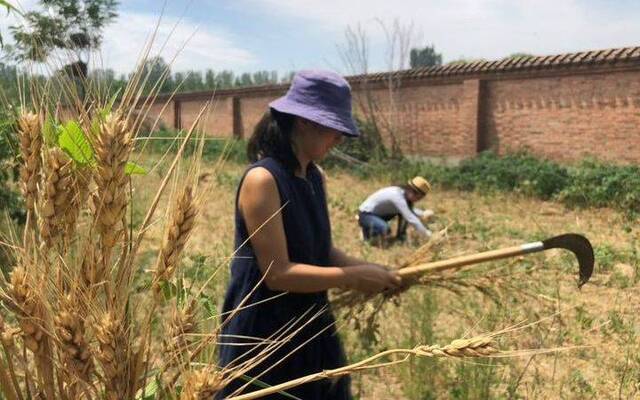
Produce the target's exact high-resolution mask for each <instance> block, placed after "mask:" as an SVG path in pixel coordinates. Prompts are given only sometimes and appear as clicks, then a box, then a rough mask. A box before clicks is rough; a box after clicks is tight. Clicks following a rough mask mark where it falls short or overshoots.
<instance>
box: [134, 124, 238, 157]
mask: <svg viewBox="0 0 640 400" xmlns="http://www.w3.org/2000/svg"><path fill="white" fill-rule="evenodd" d="M184 135H185V132H182V131H177V132H176V131H169V130H162V131H158V132H154V133H153V134H152V135H151V137H150V140H148V141H145V140H144V139H142V140H140V141H139V142H138V144H137V147H138V149H142V148H143V147H144V150H145V152H152V153H159V154H162V153H165V152H166V151H177V150H178V148H179V147H180V145H181V144H182V142H181V139H180V138H182V137H184ZM175 138H177V139H175ZM201 144H202V146H203V148H202V158H203V159H205V160H209V161H211V160H217V159H218V158H219V157H220V156H222V155H223V154H224V155H225V157H226V159H227V160H229V161H233V162H237V163H246V162H247V156H246V147H247V146H246V142H245V141H244V140H239V139H223V138H221V139H214V138H205V140H204V143H201V141H200V140H199V139H198V138H197V137H193V138H192V139H191V140H190V142H189V143H188V144H187V147H186V148H185V150H184V151H185V155H191V154H194V152H195V151H196V150H197V149H198V148H199V147H200V145H201Z"/></svg>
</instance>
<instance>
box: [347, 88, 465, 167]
mask: <svg viewBox="0 0 640 400" xmlns="http://www.w3.org/2000/svg"><path fill="white" fill-rule="evenodd" d="M354 91H355V96H354V105H355V112H356V114H362V112H363V111H362V109H363V108H365V106H364V104H366V102H367V100H366V96H365V95H364V93H363V92H360V93H359V91H358V88H357V87H354ZM370 93H371V96H372V98H373V100H374V101H375V104H376V106H377V108H379V110H380V112H379V115H378V116H377V117H378V120H379V121H380V125H381V126H382V127H383V128H384V127H386V126H390V127H391V129H392V130H393V131H394V134H395V136H396V139H397V141H398V143H399V145H400V147H401V149H402V150H403V152H405V153H407V154H416V155H423V156H435V157H440V156H443V155H446V156H449V157H464V156H470V155H472V154H473V153H471V154H469V153H468V151H467V149H466V146H467V144H466V143H465V137H463V135H460V130H461V121H460V117H461V109H462V108H461V105H462V103H463V94H464V87H463V85H462V82H457V83H450V84H436V85H429V86H413V85H412V86H406V87H402V88H401V89H400V90H398V91H397V93H396V94H394V97H393V101H391V97H390V95H389V91H388V90H387V89H384V88H382V89H376V90H371V91H370ZM392 103H395V110H396V113H395V115H396V117H395V118H393V117H392V115H393V114H394V113H391V112H390V110H391V109H392ZM383 133H386V132H384V129H383ZM387 136H388V135H387ZM385 140H386V141H387V143H389V138H388V137H386V138H385Z"/></svg>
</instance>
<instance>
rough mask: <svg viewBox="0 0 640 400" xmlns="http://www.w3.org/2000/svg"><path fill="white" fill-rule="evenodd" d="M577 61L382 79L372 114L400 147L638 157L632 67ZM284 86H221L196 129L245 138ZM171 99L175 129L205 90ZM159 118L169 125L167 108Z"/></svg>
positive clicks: (639, 124) (454, 155)
mask: <svg viewBox="0 0 640 400" xmlns="http://www.w3.org/2000/svg"><path fill="white" fill-rule="evenodd" d="M585 68H586V69H588V67H585ZM585 68H582V69H581V70H579V71H578V70H577V71H576V72H575V73H573V74H572V73H571V72H570V71H569V72H567V71H566V70H564V71H559V72H557V73H554V71H542V72H537V71H530V72H526V73H511V74H509V73H495V74H493V75H492V74H485V75H481V76H463V77H457V78H455V79H453V78H446V77H442V78H439V77H435V78H428V79H420V80H407V81H405V82H402V87H401V88H400V90H398V91H397V93H396V94H395V97H394V102H391V101H390V100H389V93H388V91H387V90H386V89H384V87H382V86H380V84H378V87H377V88H376V89H374V90H371V93H372V98H373V99H374V100H375V102H376V104H377V106H378V108H379V111H378V112H379V117H380V120H381V121H390V122H391V125H390V126H392V127H394V129H393V131H394V132H395V134H396V137H397V138H398V141H399V144H400V146H401V148H402V149H403V150H404V152H405V153H406V154H411V155H418V156H427V157H441V158H447V159H460V158H468V157H473V156H474V155H475V154H477V152H478V151H479V150H485V149H493V150H496V151H497V152H499V153H501V154H504V153H506V152H510V151H514V150H519V149H528V150H529V151H531V152H533V153H534V154H537V155H539V156H542V157H546V158H549V159H552V160H556V161H562V162H573V161H579V160H581V159H582V158H584V157H585V156H592V157H595V158H598V159H602V160H606V161H613V162H622V163H640V68H635V69H630V68H624V70H616V69H615V68H610V69H609V70H608V71H604V70H602V68H601V69H599V70H598V72H595V70H593V71H594V72H589V70H585ZM543 74H544V75H543ZM353 89H354V109H355V112H356V113H359V112H361V111H362V110H361V107H360V104H361V102H362V101H364V100H365V96H364V95H363V91H362V88H361V87H359V86H358V85H354V86H353ZM285 90H286V88H283V87H275V88H273V89H264V88H256V89H242V90H236V91H221V92H219V94H218V96H217V101H216V102H215V106H214V108H213V110H212V111H210V112H209V113H208V114H207V117H206V118H205V119H204V121H203V123H202V128H203V129H204V130H205V131H206V132H207V133H208V134H210V135H212V136H220V137H232V136H233V135H234V134H235V135H236V136H239V137H245V138H246V137H248V136H250V135H251V132H252V131H253V128H254V126H255V124H256V123H257V122H258V121H259V119H260V118H261V117H262V115H263V113H264V112H265V110H266V109H267V106H268V103H269V102H270V101H271V100H273V99H275V98H277V97H279V96H281V95H282V94H283V93H284V91H285ZM181 96H182V97H181ZM234 97H235V98H236V99H237V100H236V101H235V102H234V100H233V99H234ZM177 98H178V101H180V102H181V110H182V113H181V123H182V127H183V128H188V127H189V126H190V124H191V123H192V122H193V120H194V118H195V117H196V115H197V114H198V112H199V111H200V108H201V107H202V105H203V104H204V102H205V100H203V99H204V98H207V97H206V96H203V95H198V96H194V95H189V94H186V95H178V96H177ZM234 104H235V105H234ZM392 104H393V105H394V107H395V110H396V112H395V113H393V112H391V110H392ZM154 110H156V108H155V106H154V108H153V110H152V112H153V111H154ZM234 113H235V115H236V116H237V117H236V121H235V124H234ZM392 115H394V116H395V117H394V119H393V120H391V119H390V118H391V116H392ZM162 119H163V121H165V123H166V124H167V125H168V126H170V127H171V126H173V107H168V108H167V110H166V112H165V113H164V114H163V115H162ZM386 140H387V141H388V140H389V137H388V136H387V137H386Z"/></svg>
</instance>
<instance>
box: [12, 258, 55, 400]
mask: <svg viewBox="0 0 640 400" xmlns="http://www.w3.org/2000/svg"><path fill="white" fill-rule="evenodd" d="M32 272H34V271H31V270H30V272H29V273H28V272H27V269H26V268H24V267H16V268H14V270H13V271H12V272H11V279H10V281H11V284H10V285H9V288H8V293H7V294H8V296H9V297H10V305H11V306H12V308H13V309H14V310H15V313H16V315H17V317H18V322H19V325H20V329H21V331H22V340H23V343H24V345H25V347H26V348H27V349H29V350H30V351H31V352H32V353H33V354H34V356H35V362H36V369H37V371H38V375H39V378H40V381H41V384H42V387H43V390H44V391H45V393H46V394H47V396H49V397H50V398H53V393H55V391H54V377H53V365H52V363H51V360H52V359H53V358H52V352H51V345H50V341H49V337H48V335H47V326H48V323H47V321H46V319H45V317H46V313H45V304H44V303H43V301H42V298H41V297H40V293H39V292H38V289H37V288H36V287H35V286H34V284H33V282H31V278H32V276H31V275H30V273H32Z"/></svg>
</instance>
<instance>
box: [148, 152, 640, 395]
mask: <svg viewBox="0 0 640 400" xmlns="http://www.w3.org/2000/svg"><path fill="white" fill-rule="evenodd" d="M212 168H213V167H212V165H210V164H206V165H205V168H204V169H203V171H202V172H203V173H204V174H208V173H211V170H212ZM243 168H244V167H243V165H241V164H237V163H228V164H227V165H226V166H225V167H224V170H223V171H222V172H221V173H220V174H218V175H215V178H214V177H213V175H211V179H210V180H209V182H210V183H211V184H212V185H213V186H214V190H213V192H212V193H215V195H210V196H209V197H207V198H205V199H204V202H203V204H204V205H203V207H202V209H201V214H202V215H201V220H200V221H201V222H200V223H199V224H197V225H196V226H195V228H194V231H193V233H192V236H191V242H190V244H189V246H188V248H187V250H186V252H187V254H188V255H189V256H188V257H189V259H188V260H187V264H189V263H193V265H195V264H198V265H199V267H197V268H201V269H213V268H214V266H217V265H222V266H225V265H226V264H228V258H227V257H228V255H229V254H230V251H231V249H232V248H233V212H234V196H235V188H236V186H237V184H238V182H239V179H240V177H241V174H242V170H243ZM150 178H151V177H147V179H150ZM137 179H141V178H137ZM153 179H158V177H153ZM207 179H209V178H208V177H207ZM389 183H390V182H388V181H387V180H385V179H384V178H381V177H375V176H374V177H368V178H367V179H361V178H360V177H358V176H357V175H356V174H350V173H347V172H345V171H342V170H339V169H332V170H330V173H329V179H328V193H329V208H330V213H331V218H332V223H333V235H334V241H335V243H336V244H337V245H338V246H339V247H341V248H343V249H345V250H347V251H348V252H349V253H351V254H354V255H357V256H362V257H365V258H367V259H368V260H371V261H374V262H378V263H382V264H388V265H396V264H398V263H399V262H400V260H402V259H403V258H404V257H406V256H407V255H409V254H410V253H411V252H413V251H414V250H415V249H416V246H417V243H411V242H410V243H406V244H402V245H396V246H393V247H392V248H390V249H387V250H381V249H378V248H373V247H370V246H367V245H364V244H362V243H361V242H360V240H359V232H358V228H357V226H356V223H355V219H354V215H355V211H356V209H357V207H358V205H359V203H360V202H361V201H362V200H363V199H364V198H365V197H366V195H367V194H369V193H370V192H371V191H373V190H374V189H376V188H379V187H381V186H384V185H387V184H389ZM145 196H146V194H145V193H144V192H142V193H139V194H138V197H139V203H140V205H141V207H142V206H143V204H144V201H145V200H144V199H145ZM422 205H424V206H425V207H427V208H432V209H434V210H435V212H436V215H437V217H438V218H437V221H436V222H435V223H434V226H433V228H434V229H436V228H438V227H443V226H449V227H450V228H449V229H450V231H449V232H450V240H449V242H448V243H447V245H446V247H445V248H444V249H443V250H442V254H441V257H451V256H454V255H460V254H468V253H472V252H476V251H483V250H487V249H494V248H499V247H501V246H507V245H513V244H518V243H521V242H523V241H529V240H537V239H540V238H544V237H548V236H552V235H554V234H559V233H563V232H578V233H583V234H585V235H586V236H587V237H588V238H589V239H590V240H591V241H592V243H593V244H594V246H595V248H596V272H595V274H594V276H593V278H592V281H591V282H590V283H589V284H588V285H586V286H585V287H583V288H582V290H580V291H578V290H577V289H576V287H575V282H576V276H577V266H576V265H575V262H574V260H573V259H572V258H571V257H570V256H568V255H566V254H565V253H563V252H561V251H549V252H545V253H542V254H538V255H532V256H527V257H526V258H521V259H517V260H503V261H499V262H495V263H492V264H490V266H489V267H487V268H490V267H493V268H495V267H504V268H508V269H510V270H513V271H518V270H525V271H526V272H525V273H523V274H519V275H515V276H517V278H515V279H514V282H511V284H512V287H513V288H516V289H510V290H505V291H504V293H501V294H500V297H499V299H498V301H494V300H491V299H488V298H487V297H486V296H483V295H482V294H479V293H477V292H475V291H473V290H463V291H462V293H461V294H453V293H452V292H450V291H447V290H443V289H427V288H414V289H412V290H410V291H409V292H407V293H405V294H403V295H402V296H401V298H400V303H399V304H398V305H397V306H394V305H389V306H387V307H385V309H383V310H382V311H381V313H382V314H381V316H380V318H379V320H378V322H379V328H378V332H377V342H372V341H371V338H370V337H369V338H363V337H362V336H360V335H358V334H357V332H356V331H355V330H353V329H352V327H351V326H349V325H347V324H346V323H344V322H341V326H340V332H341V335H342V338H343V341H344V343H345V347H346V349H347V353H348V355H349V357H350V359H351V360H352V361H354V360H360V359H362V358H363V357H364V356H367V355H371V354H373V353H374V352H377V351H380V350H384V349H389V348H398V347H404V346H406V345H407V344H416V343H421V342H426V343H442V344H444V343H448V342H449V341H450V340H451V339H453V338H456V337H458V336H460V334H465V333H469V334H475V333H479V332H483V331H491V330H494V329H496V328H501V327H504V326H506V325H509V324H511V323H513V322H519V321H522V320H523V319H526V320H528V321H536V320H538V319H540V318H546V319H547V320H546V321H544V322H543V323H541V324H540V325H538V326H535V327H532V328H530V329H528V330H525V331H523V332H522V333H521V334H519V335H517V336H516V337H514V338H512V339H508V340H507V341H506V342H505V343H504V345H505V346H506V347H508V348H552V347H556V346H570V345H584V346H589V347H588V348H586V349H580V350H577V351H571V352H563V353H558V354H556V355H547V356H545V355H541V356H536V357H532V358H530V357H522V358H518V359H515V360H495V361H491V362H487V361H482V362H469V361H458V362H442V361H437V360H430V359H419V360H414V361H412V362H411V363H409V364H406V365H402V366H397V367H393V368H390V369H389V370H385V371H380V372H371V373H368V374H362V375H355V376H354V378H353V390H354V392H355V394H356V396H357V397H358V398H359V399H378V398H395V399H412V400H414V399H415V400H418V399H431V398H454V399H484V398H531V397H534V398H566V399H578V398H585V397H583V396H586V398H589V396H591V397H593V398H613V397H617V394H618V393H621V397H622V398H633V397H634V396H637V395H638V394H639V393H640V388H639V387H638V383H637V380H634V377H636V375H637V373H636V371H637V370H638V369H640V362H639V359H638V357H636V356H635V354H637V353H638V350H640V345H639V344H638V341H637V339H636V338H635V336H634V337H633V338H631V336H630V331H633V329H634V328H633V327H637V324H638V323H639V322H640V318H639V317H638V316H637V300H636V302H635V303H634V299H637V298H638V295H640V293H639V289H638V285H637V278H633V279H631V280H628V282H626V283H625V284H623V285H621V284H620V283H619V282H616V281H615V279H616V278H614V282H615V283H613V284H610V283H609V282H610V281H611V277H612V276H613V274H614V273H613V272H612V270H613V267H614V266H615V264H616V263H618V262H625V263H629V264H631V265H633V266H635V267H636V268H637V265H638V261H639V259H638V257H637V254H638V238H639V237H640V230H639V229H638V228H637V227H636V226H629V225H628V224H626V221H627V220H626V217H625V215H624V214H622V213H620V212H618V211H615V210H612V209H606V208H605V209H567V208H565V207H564V206H563V205H562V204H560V203H556V202H553V201H541V200H535V199H532V198H530V197H529V196H525V195H522V194H518V193H511V194H505V193H492V194H485V193H482V192H461V191H457V190H435V191H434V192H433V193H432V194H430V196H429V197H428V198H427V200H426V201H425V202H424V203H423V204H422ZM623 226H626V229H623V228H622V227H623ZM160 237H161V230H160V228H159V227H154V228H153V229H152V230H151V232H150V233H149V235H148V238H147V239H146V240H147V244H148V245H151V244H152V243H158V241H159V239H160ZM212 238H215V240H212ZM220 273H222V274H228V268H222V269H221V272H220ZM189 278H190V279H191V276H190V277H189ZM221 278H222V279H216V282H217V283H215V284H214V285H212V286H211V287H209V288H208V290H209V295H210V297H211V298H213V299H221V298H222V296H223V294H224V290H225V283H224V282H225V279H226V277H225V276H222V277H221ZM193 279H197V277H194V278H193ZM470 327H472V329H471V331H470V332H467V330H469V328H470ZM635 329H636V330H637V328H635ZM572 371H574V372H572ZM625 371H626V372H625ZM383 382H388V383H383Z"/></svg>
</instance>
